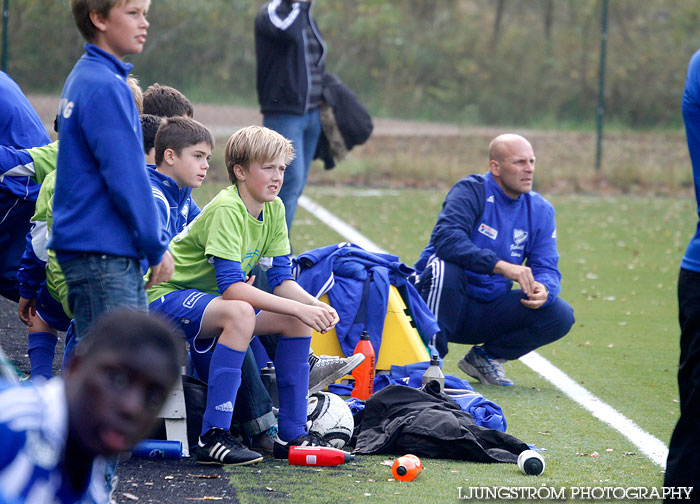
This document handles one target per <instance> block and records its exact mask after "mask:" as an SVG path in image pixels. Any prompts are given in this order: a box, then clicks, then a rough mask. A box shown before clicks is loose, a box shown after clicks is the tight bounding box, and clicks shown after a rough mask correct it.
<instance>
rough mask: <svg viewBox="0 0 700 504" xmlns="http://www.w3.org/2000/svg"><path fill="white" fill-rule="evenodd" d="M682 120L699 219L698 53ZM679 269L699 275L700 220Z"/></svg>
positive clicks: (691, 67)
mask: <svg viewBox="0 0 700 504" xmlns="http://www.w3.org/2000/svg"><path fill="white" fill-rule="evenodd" d="M681 109H682V111H683V120H684V122H685V134H686V138H687V140H688V151H689V152H690V161H691V162H692V164H693V181H694V184H695V199H696V201H697V204H698V216H699V217H700V51H698V52H696V53H695V54H694V55H693V57H692V58H691V59H690V64H689V65H688V75H687V77H686V81H685V91H684V92H683V105H682V107H681ZM681 268H683V269H687V270H690V271H695V272H697V273H700V220H699V221H698V225H697V228H696V230H695V235H694V236H693V238H692V239H691V240H690V243H688V247H687V248H686V251H685V255H684V256H683V260H682V261H681Z"/></svg>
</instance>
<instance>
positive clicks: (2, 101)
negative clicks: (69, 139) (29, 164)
mask: <svg viewBox="0 0 700 504" xmlns="http://www.w3.org/2000/svg"><path fill="white" fill-rule="evenodd" d="M50 142H51V138H49V135H48V133H47V132H46V128H44V124H43V123H42V122H41V119H39V115H38V114H37V113H36V111H35V110H34V107H32V105H31V103H29V100H27V97H26V96H24V93H22V90H21V89H20V87H19V86H18V85H17V83H16V82H15V81H13V80H12V79H11V78H10V76H9V75H7V74H6V73H5V72H1V71H0V145H6V146H9V147H15V148H18V149H30V148H31V147H40V146H42V145H46V144H47V143H50ZM5 192H7V193H10V194H11V195H14V196H16V197H18V198H22V199H26V200H29V201H36V197H37V194H38V193H39V186H37V185H36V184H35V183H34V182H32V181H31V180H30V179H29V178H28V177H7V178H5V177H2V176H0V195H2V196H1V197H6V195H5V194H4V193H5ZM8 196H9V195H8ZM9 197H11V196H9Z"/></svg>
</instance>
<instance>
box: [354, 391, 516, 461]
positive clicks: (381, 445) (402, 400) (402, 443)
mask: <svg viewBox="0 0 700 504" xmlns="http://www.w3.org/2000/svg"><path fill="white" fill-rule="evenodd" d="M528 448H529V447H528V445H527V444H525V443H524V442H523V441H520V440H519V439H517V438H515V437H513V436H511V435H510V434H505V433H503V432H500V431H497V430H495V429H488V428H486V427H480V426H478V425H476V424H474V419H473V418H472V416H471V415H470V414H469V413H467V412H465V411H462V409H461V408H460V407H459V405H458V404H457V403H456V402H454V401H453V400H452V399H450V398H449V396H447V395H445V394H441V393H440V392H439V385H438V384H437V382H429V383H428V385H426V387H425V389H424V390H422V391H421V390H417V389H414V388H411V387H406V386H403V385H390V386H388V387H386V388H384V389H382V390H380V391H379V392H377V393H376V394H374V395H372V396H371V397H370V398H369V400H368V401H367V403H366V406H365V409H364V411H362V419H361V422H360V427H359V434H358V437H357V443H356V445H355V449H356V451H357V453H364V454H380V453H388V454H396V455H402V454H405V453H413V454H414V455H417V456H419V457H430V458H446V459H456V460H469V461H473V462H510V463H517V461H518V455H520V453H521V452H522V451H524V450H527V449H528Z"/></svg>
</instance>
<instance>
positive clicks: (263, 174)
mask: <svg viewBox="0 0 700 504" xmlns="http://www.w3.org/2000/svg"><path fill="white" fill-rule="evenodd" d="M286 169H287V165H285V164H284V156H280V157H278V158H277V159H273V160H272V161H266V162H264V163H258V162H255V163H251V164H250V166H249V167H248V169H243V173H242V175H243V177H241V176H239V174H238V173H237V174H236V175H237V176H238V190H239V192H241V193H243V191H245V192H246V193H247V194H249V195H250V197H251V199H252V201H253V202H255V203H258V204H263V203H265V202H268V201H272V200H274V199H275V198H276V197H277V195H278V194H279V192H280V189H282V183H283V182H284V172H285V170H286Z"/></svg>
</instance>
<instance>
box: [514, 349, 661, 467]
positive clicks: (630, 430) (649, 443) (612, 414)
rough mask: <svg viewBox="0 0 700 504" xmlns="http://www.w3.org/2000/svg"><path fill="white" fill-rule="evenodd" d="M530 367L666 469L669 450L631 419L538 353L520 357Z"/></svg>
mask: <svg viewBox="0 0 700 504" xmlns="http://www.w3.org/2000/svg"><path fill="white" fill-rule="evenodd" d="M520 361H521V362H522V363H523V364H525V365H526V366H527V367H529V368H530V369H532V370H533V371H535V372H536V373H539V374H540V375H541V376H542V377H543V378H544V379H545V380H547V381H548V382H550V383H551V384H552V385H554V386H555V387H557V388H558V389H559V390H561V391H562V392H564V394H566V395H567V396H569V397H570V398H571V399H573V400H574V401H576V402H577V403H578V404H580V405H581V406H583V407H584V408H585V409H587V410H588V411H590V412H591V413H592V414H593V416H594V417H596V418H597V419H598V420H601V421H603V422H605V423H606V424H608V425H610V426H611V427H613V428H614V429H616V430H617V431H619V432H620V433H621V434H622V435H623V436H625V437H626V438H627V439H629V440H630V441H631V442H632V443H634V445H635V446H636V447H637V448H639V451H641V452H642V453H644V455H646V456H647V457H649V458H650V459H651V460H652V462H654V463H656V464H658V465H660V466H661V467H662V468H664V469H665V468H666V458H667V457H668V448H667V447H666V445H665V444H664V443H663V442H662V441H661V440H659V439H658V438H657V437H655V436H652V435H651V434H649V433H648V432H646V431H644V430H642V428H641V427H639V426H638V425H637V424H636V423H634V422H633V421H632V420H631V419H629V418H627V417H625V416H624V415H623V414H622V413H620V412H619V411H617V410H616V409H614V408H613V407H612V406H610V405H609V404H606V403H604V402H603V401H601V400H600V399H598V398H597V397H596V396H594V395H593V394H591V393H590V392H589V391H588V390H586V389H585V388H583V387H582V386H581V385H579V384H578V383H576V382H575V381H574V380H572V379H571V378H570V377H569V376H568V375H566V374H565V373H564V372H563V371H562V370H561V369H559V368H557V367H556V366H555V365H554V364H552V363H551V362H549V361H548V360H547V359H545V358H544V357H542V356H541V355H540V354H538V353H537V352H530V353H529V354H527V355H523V356H522V357H520Z"/></svg>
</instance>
